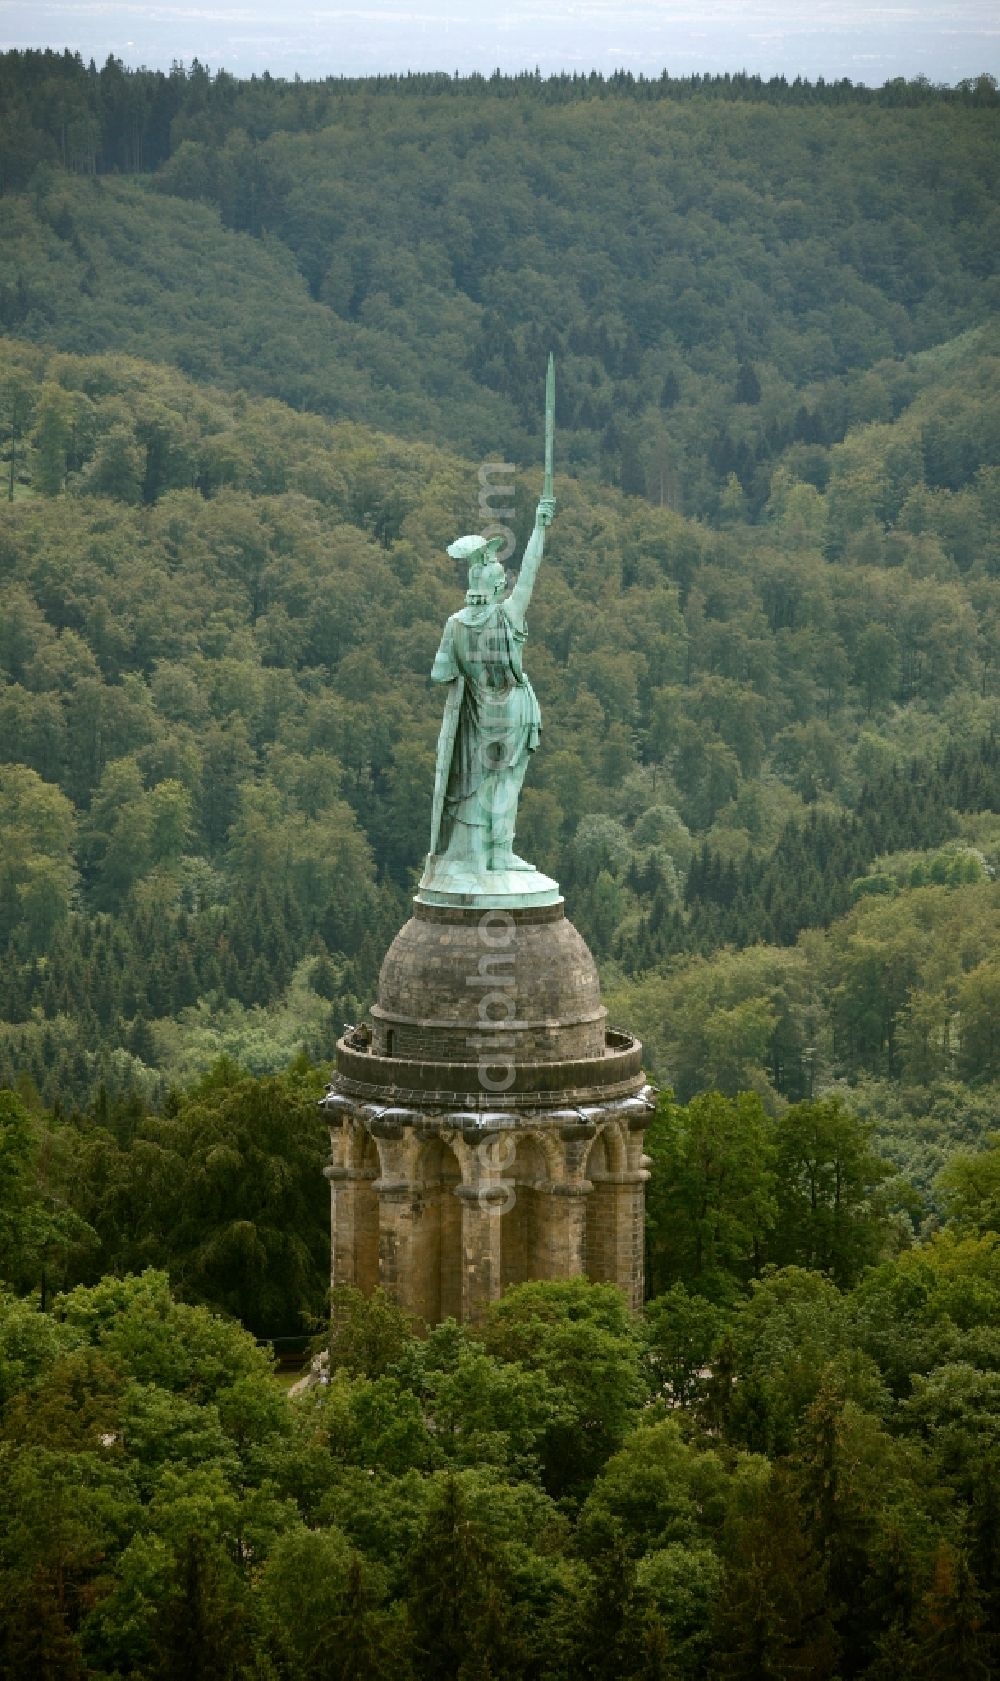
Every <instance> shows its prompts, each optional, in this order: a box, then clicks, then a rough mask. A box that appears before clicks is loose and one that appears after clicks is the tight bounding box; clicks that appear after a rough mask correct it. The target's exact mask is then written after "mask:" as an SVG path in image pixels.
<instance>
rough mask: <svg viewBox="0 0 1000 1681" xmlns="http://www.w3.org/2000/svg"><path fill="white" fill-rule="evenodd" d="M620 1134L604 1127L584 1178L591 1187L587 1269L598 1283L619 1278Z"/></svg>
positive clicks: (585, 1241) (588, 1216)
mask: <svg viewBox="0 0 1000 1681" xmlns="http://www.w3.org/2000/svg"><path fill="white" fill-rule="evenodd" d="M621 1149H622V1144H621V1135H620V1133H619V1132H618V1129H617V1127H615V1126H607V1127H602V1128H601V1130H600V1132H599V1133H598V1134H597V1137H596V1138H595V1139H594V1142H593V1144H592V1145H591V1147H590V1152H589V1154H588V1156H587V1160H586V1164H585V1166H584V1170H583V1171H584V1178H586V1179H589V1180H590V1183H591V1186H592V1189H591V1191H590V1193H589V1195H588V1197H587V1230H586V1236H585V1239H584V1260H585V1267H584V1270H585V1272H586V1274H587V1277H588V1278H589V1279H590V1280H591V1281H592V1282H593V1283H595V1284H613V1283H614V1282H615V1281H616V1279H617V1277H618V1268H617V1245H616V1218H617V1212H618V1207H617V1197H616V1186H615V1175H616V1174H617V1173H620V1172H621V1167H620V1165H619V1166H618V1167H615V1166H614V1165H613V1164H614V1163H615V1162H618V1163H619V1164H620V1161H621Z"/></svg>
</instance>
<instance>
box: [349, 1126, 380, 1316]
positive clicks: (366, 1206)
mask: <svg viewBox="0 0 1000 1681" xmlns="http://www.w3.org/2000/svg"><path fill="white" fill-rule="evenodd" d="M351 1157H352V1160H351V1168H352V1173H353V1179H354V1281H355V1283H356V1284H357V1286H358V1289H359V1290H363V1291H364V1292H365V1294H366V1295H369V1294H370V1293H371V1291H372V1290H374V1289H375V1287H376V1286H377V1284H378V1281H379V1267H378V1227H379V1219H378V1192H377V1191H376V1189H375V1181H376V1180H377V1179H378V1178H379V1177H380V1176H381V1172H382V1162H381V1157H380V1156H379V1148H378V1143H377V1141H376V1140H375V1139H374V1138H373V1137H372V1135H371V1133H370V1132H368V1131H367V1130H366V1129H365V1128H364V1127H361V1126H359V1127H355V1128H354V1136H353V1138H352V1140H351Z"/></svg>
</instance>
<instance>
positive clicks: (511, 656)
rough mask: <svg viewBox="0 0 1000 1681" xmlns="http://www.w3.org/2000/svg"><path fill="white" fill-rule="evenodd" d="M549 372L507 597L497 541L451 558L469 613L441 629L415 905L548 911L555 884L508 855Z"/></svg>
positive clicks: (540, 527)
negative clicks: (465, 567)
mask: <svg viewBox="0 0 1000 1681" xmlns="http://www.w3.org/2000/svg"><path fill="white" fill-rule="evenodd" d="M554 421H555V368H554V364H553V360H552V358H551V356H550V357H549V368H548V376H547V379H546V390H545V479H544V485H543V493H542V497H541V500H540V501H539V503H538V508H537V510H536V513H535V525H534V529H533V531H532V533H531V537H530V538H529V540H528V545H527V547H526V549H525V551H524V556H523V558H522V561H521V569H520V571H519V573H518V577H517V582H516V583H515V585H514V587H513V589H512V590H511V592H510V594H509V595H506V594H505V590H506V583H507V578H506V573H505V572H504V569H503V567H502V565H501V564H500V562H499V561H498V560H497V558H496V550H497V548H498V547H499V546H500V539H497V538H486V537H477V536H470V537H460V538H459V539H458V541H457V542H455V543H452V544H451V546H450V547H449V549H448V553H449V554H450V555H451V556H452V558H453V559H456V560H467V561H468V563H469V587H468V591H467V593H466V598H465V606H464V607H462V608H461V609H460V610H459V611H458V612H457V613H453V614H452V616H451V618H450V619H449V620H448V622H447V624H446V625H445V627H444V634H443V636H442V638H441V646H440V648H439V649H438V652H437V657H436V658H435V661H434V666H433V669H432V671H431V677H432V679H433V680H434V682H436V683H442V684H445V685H447V697H446V700H445V707H444V718H443V720H442V724H441V733H440V736H439V737H438V748H437V764H436V772H435V786H434V808H433V816H432V819H431V842H430V850H429V852H428V855H427V866H426V869H425V870H424V874H423V877H422V879H421V882H420V891H419V893H418V898H419V899H420V900H421V901H422V902H423V903H425V904H437V905H456V904H461V905H471V906H481V907H482V908H483V909H499V908H504V907H510V908H513V909H516V908H519V907H523V906H527V905H543V904H555V903H557V902H558V900H559V897H560V895H559V887H558V883H556V882H554V881H553V880H551V878H550V877H549V876H545V875H542V873H541V872H540V871H539V870H536V869H535V867H534V865H533V864H530V863H528V862H527V861H526V860H525V859H523V858H519V857H518V855H517V853H516V852H515V851H514V832H515V828H516V824H517V805H518V800H519V798H520V793H521V785H522V783H523V782H524V774H525V771H526V770H527V767H528V761H529V759H530V756H531V754H532V753H533V752H534V751H535V749H536V748H537V746H538V742H539V734H540V730H541V722H542V715H541V710H540V708H539V705H538V701H537V699H536V696H535V691H534V689H533V688H532V686H531V683H530V682H529V680H528V678H527V676H526V675H525V672H524V667H523V663H522V650H523V647H524V641H525V637H526V635H527V628H526V624H525V615H526V613H527V610H528V604H529V602H530V601H531V594H532V591H533V589H534V586H535V579H536V577H537V575H538V568H539V566H540V565H541V560H542V555H543V553H544V549H545V532H546V530H547V528H548V526H549V525H550V524H551V521H552V518H553V515H554V514H555V505H556V504H555V497H554V496H553V494H552V450H553V437H554Z"/></svg>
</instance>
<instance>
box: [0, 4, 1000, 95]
mask: <svg viewBox="0 0 1000 1681" xmlns="http://www.w3.org/2000/svg"><path fill="white" fill-rule="evenodd" d="M67 46H68V47H70V48H72V49H73V50H74V51H76V50H78V51H79V52H81V53H82V54H83V56H84V58H86V59H89V58H95V59H96V60H97V61H98V63H102V62H103V61H104V59H106V58H107V56H108V54H109V53H114V54H115V55H116V56H117V57H119V58H122V59H124V60H125V62H126V63H127V64H148V65H153V66H159V67H162V68H166V67H168V66H169V65H170V63H171V62H172V61H173V60H175V59H180V60H182V61H183V62H185V63H190V61H191V59H192V58H195V57H197V58H199V59H201V60H202V62H203V63H206V64H208V65H210V66H211V67H212V68H213V69H215V68H218V66H220V65H225V66H226V67H227V68H228V69H230V70H232V71H234V72H236V73H237V74H243V75H249V74H250V73H251V72H252V71H260V70H270V71H271V72H272V74H274V75H285V76H292V75H294V74H295V73H296V72H298V73H299V74H300V75H301V76H303V77H310V76H321V75H328V74H340V73H343V74H345V75H371V74H374V73H375V72H377V71H380V70H448V71H453V70H460V71H463V72H466V71H469V70H482V71H484V72H489V71H490V70H492V69H494V68H495V67H497V66H499V67H500V68H501V69H503V70H519V69H524V68H533V67H534V66H535V65H538V66H539V68H540V69H541V70H542V72H543V73H547V72H552V71H555V70H590V69H598V70H603V71H605V72H609V71H612V70H614V69H617V68H619V67H624V68H626V69H630V70H633V71H635V72H639V71H643V72H645V73H646V74H647V75H658V74H659V72H660V71H661V70H662V69H664V68H666V69H669V70H670V71H672V72H673V73H675V74H677V75H690V74H692V73H693V72H694V71H720V70H740V69H746V70H751V71H758V72H759V73H760V74H762V75H765V76H770V75H775V74H778V73H782V74H784V75H786V76H794V75H803V76H808V77H809V78H810V79H815V78H816V77H817V76H825V77H827V78H828V79H830V78H833V77H839V76H850V77H851V79H852V80H853V81H857V82H870V83H879V82H884V81H885V80H886V78H887V77H889V76H916V75H925V76H927V77H929V78H930V80H931V81H932V82H955V81H957V80H958V79H959V78H960V77H963V76H974V75H977V74H979V72H981V71H983V70H986V71H989V72H990V73H991V74H993V75H996V74H997V72H998V68H1000V6H998V4H997V0H936V3H935V0H911V3H910V4H908V5H894V4H890V5H877V4H875V5H873V4H870V3H867V0H478V3H476V0H417V3H416V4H414V5H412V6H407V5H405V4H403V3H402V0H367V3H360V4H357V5H354V6H349V5H340V4H336V3H332V4H324V3H323V0H314V3H312V4H310V3H309V0H284V3H283V4H278V3H276V0H271V3H269V4H264V3H263V0H207V3H204V4H198V3H197V0H161V3H158V4H149V3H147V0H0V47H3V48H8V47H57V48H62V47H67Z"/></svg>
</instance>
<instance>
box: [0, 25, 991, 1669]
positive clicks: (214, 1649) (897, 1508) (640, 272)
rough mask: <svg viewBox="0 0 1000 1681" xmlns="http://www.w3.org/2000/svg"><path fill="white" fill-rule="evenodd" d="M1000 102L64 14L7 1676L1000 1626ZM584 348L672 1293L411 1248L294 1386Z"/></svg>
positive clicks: (430, 1664)
mask: <svg viewBox="0 0 1000 1681" xmlns="http://www.w3.org/2000/svg"><path fill="white" fill-rule="evenodd" d="M998 109H1000V101H998V97H997V91H996V87H995V84H994V83H993V82H992V81H991V80H990V78H987V77H983V78H981V79H979V81H977V82H975V83H971V84H967V85H963V86H962V87H960V88H956V89H936V88H931V87H929V86H928V85H927V84H926V83H920V82H917V83H903V82H897V83H890V84H887V86H886V87H885V88H883V89H879V90H867V89H863V88H853V87H851V86H850V85H849V84H835V85H827V86H825V85H823V84H819V85H813V86H810V85H809V84H804V83H796V84H786V83H784V82H774V83H769V84H762V83H760V82H759V81H756V80H754V79H753V78H746V77H719V78H714V79H693V80H687V81H679V80H676V79H672V78H669V77H664V78H663V79H662V80H661V81H658V82H643V81H641V80H639V81H635V80H633V79H632V78H630V77H627V76H621V77H616V78H613V79H611V80H610V81H603V80H601V79H600V78H595V77H576V78H555V79H553V80H552V81H547V82H545V81H542V80H541V79H540V78H538V77H533V76H524V77H518V78H493V79H489V80H485V79H479V78H472V79H470V80H467V81H459V80H453V79H450V78H448V77H440V78H429V77H413V78H402V79H400V78H386V79H383V80H380V81H377V82H365V83H351V82H346V81H330V82H326V83H322V84H309V83H296V84H289V83H283V82H278V81H275V80H272V79H271V78H261V79H259V80H254V81H251V82H248V83H241V82H238V81H236V80H234V79H233V78H231V77H228V76H225V75H224V74H220V75H218V76H216V77H214V78H213V77H210V76H209V75H208V73H207V72H205V71H204V70H203V69H202V67H200V66H197V65H195V66H193V67H192V68H191V69H190V70H183V69H181V68H177V69H176V70H175V71H174V72H172V73H171V74H170V75H166V76H164V75H158V74H155V73H152V72H137V73H131V72H126V71H125V70H124V69H123V68H122V67H121V66H120V65H116V64H115V63H114V61H110V62H109V64H108V65H106V66H105V67H104V68H103V69H101V70H98V69H96V68H95V67H87V66H84V65H83V64H82V63H81V62H80V61H79V60H78V59H76V58H74V57H72V56H71V55H69V54H66V55H58V54H17V53H11V54H6V55H2V56H0V330H2V331H3V332H4V333H5V334H6V335H7V336H6V337H4V338H3V339H2V340H0V491H2V495H3V499H2V501H0V1279H2V1280H3V1281H4V1291H3V1292H2V1293H0V1605H2V1606H3V1614H2V1617H0V1673H3V1674H8V1673H9V1674H11V1675H12V1676H13V1677H15V1678H18V1681H19V1678H20V1677H21V1676H24V1677H28V1676H31V1677H35V1676H43V1677H53V1678H62V1677H68V1678H73V1681H76V1678H77V1677H86V1676H107V1677H109V1678H112V1677H117V1678H120V1681H146V1678H149V1681H161V1678H162V1681H167V1678H171V1681H173V1678H175V1677H179V1676H187V1675H198V1676H204V1677H206V1678H207V1677H220V1678H222V1677H225V1678H229V1677H233V1678H236V1677H240V1678H243V1677H251V1676H254V1677H258V1678H261V1677H263V1678H264V1681H299V1678H302V1681H307V1678H308V1681H313V1678H316V1681H320V1678H321V1677H322V1678H325V1677H328V1676H329V1677H337V1678H343V1681H347V1678H348V1677H350V1678H357V1681H360V1678H362V1677H370V1678H374V1677H381V1676H390V1675H391V1676H392V1677H394V1678H402V1681H406V1678H407V1677H410V1676H413V1677H414V1678H417V1681H422V1678H424V1677H437V1676H442V1677H443V1676H448V1677H455V1676H459V1677H462V1678H463V1681H487V1678H489V1677H497V1678H498V1681H499V1678H503V1677H522V1676H523V1677H525V1678H529V1677H530V1678H532V1681H562V1678H566V1681H571V1678H572V1681H575V1678H576V1677H584V1678H594V1681H605V1678H606V1681H612V1678H615V1681H617V1678H619V1677H621V1678H624V1681H628V1678H630V1677H636V1678H637V1681H638V1678H640V1677H643V1678H645V1677H649V1678H652V1677H658V1678H662V1681H702V1678H705V1681H728V1678H733V1681H735V1678H740V1677H746V1681H759V1678H760V1677H762V1676H773V1677H775V1678H781V1681H784V1678H786V1677H787V1678H789V1681H792V1678H795V1681H798V1678H804V1677H806V1676H810V1677H816V1678H817V1681H823V1678H829V1681H849V1678H854V1677H858V1678H862V1677H864V1678H866V1681H911V1678H912V1681H924V1678H926V1681H930V1678H931V1677H934V1678H935V1681H937V1678H938V1677H940V1675H941V1674H942V1673H945V1674H947V1673H951V1674H953V1675H954V1676H955V1677H956V1681H964V1678H965V1677H968V1678H970V1681H973V1678H983V1681H986V1678H987V1677H988V1676H989V1675H990V1674H991V1673H994V1672H995V1670H996V1665H997V1662H998V1656H997V1642H998V1640H1000V1539H998V1537H1000V1503H998V1502H1000V1399H998V1381H1000V1380H998V1373H1000V1348H998V1345H997V1329H996V1327H997V1319H998V1304H1000V1298H998V1291H1000V1270H998V1249H997V1245H998V1243H1000V1148H998V1142H997V1137H998V1121H997V1117H998V1113H1000V1026H998V1024H1000V957H998V953H1000V941H998V933H1000V885H998V880H997V872H998V870H1000V536H998V512H1000V404H998V401H997V389H998V374H1000V339H998V332H997V326H996V316H997V307H996V306H997V294H996V286H997V279H996V257H997V245H998V239H997V235H998V231H1000V221H998V214H997V210H996V207H995V181H996V178H997V165H998V156H997V153H998V128H1000V123H998ZM550 347H552V348H554V349H555V350H556V353H557V359H558V366H559V414H558V430H557V484H556V490H557V494H558V499H559V507H558V513H557V517H556V521H555V524H554V526H553V529H552V533H551V538H550V543H549V548H548V552H547V555H546V560H545V565H544V568H543V571H542V573H541V575H540V579H539V583H538V586H537V589H536V592H535V598H534V601H533V606H532V614H531V637H530V641H529V645H528V650H527V657H526V665H527V668H528V670H529V672H530V675H531V678H532V681H533V683H534V685H535V688H536V690H537V692H538V695H539V699H540V702H541V706H542V712H543V737H542V745H541V749H540V751H539V753H538V754H537V755H536V756H535V757H534V759H533V762H532V765H531V768H530V773H529V777H528V782H527V786H526V788H525V792H524V796H523V800H522V807H521V826H520V830H519V843H518V844H519V849H520V850H522V851H524V852H525V853H526V855H527V856H529V857H530V858H532V859H533V860H534V861H536V862H537V863H538V864H539V866H541V867H543V868H545V869H547V870H548V871H549V872H550V873H552V874H553V875H555V876H556V877H557V878H558V879H559V880H560V882H561V883H562V886H563V890H564V892H565V895H566V901H567V909H568V911H569V914H570V915H571V916H572V918H573V920H574V921H575V922H576V923H577V925H578V926H579V927H580V929H581V930H582V931H583V933H584V934H585V935H586V938H587V939H588V941H589V943H590V944H591V946H592V948H593V950H594V952H595V954H596V956H597V957H598V960H599V962H600V965H601V970H602V979H603V985H604V992H605V997H606V1001H607V1002H608V1005H609V1008H610V1011H611V1016H612V1020H613V1022H617V1023H620V1024H622V1025H626V1026H628V1027H630V1028H633V1029H635V1030H636V1031H638V1032H639V1033H640V1034H641V1036H642V1038H643V1040H644V1043H645V1045H646V1059H647V1065H648V1068H649V1071H650V1073H651V1075H652V1076H653V1077H654V1078H656V1079H657V1080H658V1081H659V1083H660V1085H661V1088H662V1091H663V1097H662V1101H661V1104H660V1108H659V1111H658V1114H657V1117H656V1119H655V1121H654V1123H653V1126H652V1127H651V1129H650V1133H649V1135H648V1136H649V1142H648V1146H647V1147H648V1150H649V1154H650V1156H651V1158H652V1161H653V1175H652V1179H651V1182H650V1187H649V1197H648V1234H647V1235H648V1244H647V1273H648V1282H649V1292H650V1301H649V1302H648V1304H647V1308H646V1312H645V1314H644V1315H643V1317H642V1319H641V1321H640V1322H638V1323H636V1322H632V1321H630V1320H629V1319H628V1317H627V1316H626V1314H625V1312H624V1309H623V1307H622V1305H621V1303H620V1301H619V1299H618V1298H617V1296H616V1295H615V1293H614V1291H612V1290H610V1289H609V1288H607V1287H603V1286H587V1285H584V1284H573V1285H560V1284H550V1285H529V1286H525V1287H523V1288H521V1289H519V1290H517V1291H512V1292H510V1293H509V1294H508V1295H507V1297H505V1299H504V1301H503V1302H502V1303H500V1304H498V1306H497V1307H496V1308H495V1309H494V1311H493V1313H492V1315H491V1317H490V1318H489V1320H488V1321H487V1323H486V1324H485V1325H483V1326H481V1327H479V1328H477V1329H475V1330H460V1329H458V1328H457V1327H455V1326H454V1325H446V1326H444V1327H441V1328H439V1329H438V1330H436V1331H434V1332H432V1333H431V1334H430V1335H429V1336H428V1335H426V1334H424V1333H425V1328H423V1327H420V1326H414V1325H411V1324H408V1323H407V1322H405V1321H404V1320H403V1319H402V1318H401V1317H400V1315H399V1314H398V1313H397V1312H396V1310H395V1309H394V1308H393V1307H392V1305H391V1304H390V1303H388V1302H387V1301H385V1300H383V1299H382V1298H381V1297H380V1296H378V1295H376V1296H375V1297H374V1298H373V1299H372V1300H371V1301H370V1302H368V1303H367V1304H366V1303H363V1302H361V1301H360V1300H358V1299H356V1298H354V1297H353V1296H352V1295H351V1294H350V1293H346V1294H343V1295H342V1296H340V1297H338V1299H337V1300H336V1302H335V1304H334V1305H335V1312H334V1329H333V1333H332V1338H331V1343H330V1360H331V1381H330V1382H329V1384H327V1385H324V1386H321V1387H319V1388H317V1389H315V1390H313V1391H311V1392H310V1393H309V1394H307V1395H305V1396H304V1397H303V1398H301V1399H300V1400H297V1401H293V1402H289V1401H288V1399H287V1397H286V1396H285V1394H284V1393H283V1392H282V1390H281V1388H280V1387H279V1385H278V1384H277V1382H276V1381H275V1377H274V1374H273V1371H272V1361H271V1355H270V1352H269V1350H268V1349H266V1348H262V1347H261V1346H260V1342H264V1343H268V1342H274V1343H275V1345H276V1346H277V1347H278V1348H288V1347H301V1346H302V1344H303V1343H304V1342H305V1340H306V1338H307V1337H308V1336H310V1335H316V1334H319V1332H320V1329H321V1327H322V1326H323V1325H324V1323H325V1319H326V1311H327V1285H328V1261H329V1257H328V1246H327V1239H326V1219H327V1191H326V1186H325V1183H324V1180H323V1178H322V1175H321V1171H320V1170H321V1167H322V1164H323V1161H324V1159H325V1156H326V1149H327V1145H326V1143H325V1141H324V1126H323V1123H322V1121H321V1120H320V1118H319V1112H318V1110H317V1106H316V1099H317V1097H318V1095H319V1094H320V1093H321V1091H322V1089H323V1084H324V1080H325V1078H326V1070H327V1069H328V1067H329V1061H330V1057H331V1055H332V1052H333V1047H334V1043H335V1040H336V1037H337V1035H338V1034H339V1032H340V1030H341V1027H342V1024H343V1023H344V1022H345V1021H348V1020H350V1021H353V1020H357V1019H359V1018H360V1016H361V1015H362V1014H363V1013H364V1011H365V1010H366V1009H367V1007H368V1005H369V1003H370V1001H371V997H372V991H373V987H374V984H375V979H376V976H377V972H378V965H379V962H380V959H381V956H382V953H383V952H384V950H385V947H386V946H387V944H388V942H389V941H390V939H391V938H392V936H393V934H394V933H395V931H396V929H397V928H398V926H399V925H400V923H401V922H402V921H403V920H404V918H405V916H406V914H407V907H408V903H409V897H410V894H411V893H412V891H413V888H414V885H415V881H416V879H417V874H418V872H419V869H420V867H421V864H422V855H423V850H424V846H425V836H426V834H427V831H428V826H429V815H430V810H429V808H430V791H431V784H432V779H433V758H434V745H435V740H436V735H437V729H438V723H439V702H438V700H437V699H436V698H435V696H434V695H433V694H432V693H431V690H430V684H429V681H428V675H429V670H430V665H431V661H432V658H433V655H434V651H435V649H436V647H437V643H438V638H439V635H440V630H441V626H442V624H443V622H444V620H445V618H446V617H447V615H448V614H449V613H450V612H452V611H453V610H454V609H455V607H456V606H457V605H459V603H460V601H461V597H462V592H463V590H464V579H463V578H462V577H461V576H460V568H459V567H458V566H456V564H455V563H453V562H451V561H450V560H449V559H448V557H447V555H446V554H445V545H446V544H447V543H448V542H449V541H451V540H452V539H453V538H454V537H455V536H456V535H457V534H458V533H459V532H461V531H467V530H471V529H476V528H477V527H479V526H480V525H481V524H482V521H483V517H484V516H483V511H482V506H481V502H480V496H481V487H480V481H479V468H480V465H481V463H482V462H483V461H484V459H485V460H487V461H489V462H502V461H507V462H509V463H510V464H511V465H512V467H513V469H514V471H513V474H512V475H511V477H512V482H513V492H512V501H513V503H514V507H515V512H514V514H513V515H512V516H511V523H512V524H513V525H514V527H515V528H516V531H517V533H518V536H519V538H521V539H522V540H523V539H524V538H525V537H526V536H527V532H528V530H529V529H530V522H531V517H532V510H533V506H534V501H535V498H536V496H537V494H538V489H539V483H540V431H541V388H542V380H543V376H544V359H545V352H546V351H547V350H548V349H549V348H550ZM501 482H506V481H501ZM496 500H497V498H494V502H496ZM258 1339H259V1340H258Z"/></svg>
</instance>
